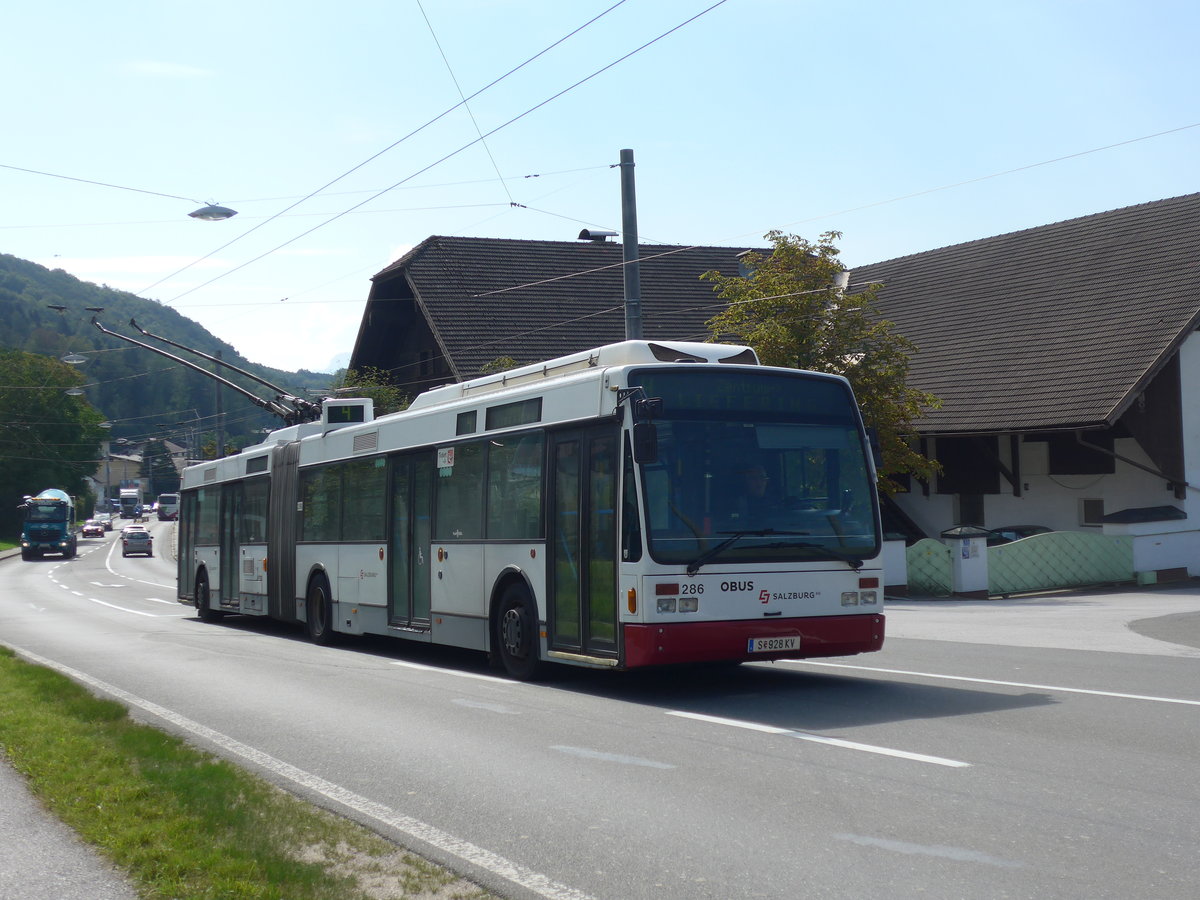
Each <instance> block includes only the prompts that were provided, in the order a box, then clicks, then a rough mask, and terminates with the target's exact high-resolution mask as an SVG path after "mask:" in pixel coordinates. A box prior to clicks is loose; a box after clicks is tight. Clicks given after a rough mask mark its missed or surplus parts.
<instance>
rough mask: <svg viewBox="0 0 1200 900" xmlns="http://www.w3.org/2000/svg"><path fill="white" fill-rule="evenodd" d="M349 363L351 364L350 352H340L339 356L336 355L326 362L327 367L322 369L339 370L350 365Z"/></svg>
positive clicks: (326, 370)
mask: <svg viewBox="0 0 1200 900" xmlns="http://www.w3.org/2000/svg"><path fill="white" fill-rule="evenodd" d="M348 365H350V354H349V353H339V354H338V355H337V356H335V357H334V358H333V359H331V360H330V361H329V362H327V363H326V364H325V368H324V369H322V370H321V371H322V372H339V371H341V370H342V369H344V368H346V366H348Z"/></svg>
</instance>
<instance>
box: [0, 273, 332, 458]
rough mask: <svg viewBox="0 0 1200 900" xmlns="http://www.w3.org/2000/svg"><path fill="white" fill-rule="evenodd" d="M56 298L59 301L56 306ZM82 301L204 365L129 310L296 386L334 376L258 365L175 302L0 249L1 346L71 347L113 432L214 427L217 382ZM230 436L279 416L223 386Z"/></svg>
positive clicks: (50, 350) (174, 335) (246, 434)
mask: <svg viewBox="0 0 1200 900" xmlns="http://www.w3.org/2000/svg"><path fill="white" fill-rule="evenodd" d="M53 306H62V307H66V309H65V310H63V311H58V310H55V309H52V308H51V307H53ZM87 307H103V308H104V312H103V313H102V314H101V315H100V321H101V322H102V323H103V324H104V325H105V327H106V328H109V329H110V330H112V331H116V332H119V333H121V334H125V335H129V336H130V337H133V338H136V339H137V340H140V341H142V342H143V343H147V344H151V345H153V346H156V347H159V348H160V349H163V350H166V351H167V352H169V353H172V354H174V355H176V356H180V357H182V358H184V359H187V360H188V361H189V362H193V363H197V364H199V365H201V366H204V367H205V368H209V369H211V368H212V366H211V365H210V364H209V363H206V362H205V361H204V360H203V359H200V358H199V357H196V356H194V355H192V354H188V353H185V352H183V351H181V350H178V349H177V348H174V347H171V346H169V345H166V344H162V343H161V342H158V341H153V340H150V339H148V338H144V337H142V336H141V335H139V334H138V333H137V332H136V331H135V330H134V329H132V328H131V327H129V326H128V322H129V320H130V319H136V320H137V323H138V325H140V326H141V327H142V328H144V329H145V330H146V331H149V332H151V333H153V334H157V335H161V336H163V337H166V338H169V339H170V340H172V341H177V342H178V343H180V344H183V345H185V346H187V347H193V348H195V349H196V350H199V351H201V352H203V353H207V354H209V355H212V356H215V355H217V354H218V353H219V354H220V355H221V358H222V359H223V360H225V361H226V362H229V363H232V364H233V365H235V366H238V367H239V368H242V369H245V370H246V371H248V372H253V373H254V374H255V375H257V376H258V377H260V378H263V379H265V380H267V381H269V382H271V383H272V384H275V385H278V386H280V387H281V388H284V389H285V390H286V391H288V392H289V393H292V394H295V395H297V396H307V391H308V389H315V390H323V389H324V388H325V387H326V386H327V385H328V384H329V382H330V379H331V376H329V375H328V374H324V373H320V372H309V371H307V370H301V371H299V372H283V371H280V370H278V369H271V368H268V367H266V366H260V365H256V364H254V363H251V362H250V361H248V360H246V359H245V358H244V357H242V356H241V355H240V354H239V353H238V352H237V351H236V350H234V348H233V347H232V346H230V345H229V344H227V343H225V342H224V341H222V340H220V339H218V338H217V337H215V336H214V335H212V334H210V333H209V332H208V331H207V330H206V329H205V328H204V327H202V326H201V325H199V324H198V323H196V322H193V321H192V320H191V319H188V318H186V317H184V316H182V315H180V314H179V313H178V312H176V311H175V310H174V309H171V308H170V307H168V306H163V305H162V304H160V303H158V302H156V301H154V300H146V299H144V298H142V297H138V296H135V295H134V294H130V293H127V292H125V291H115V290H112V289H111V288H107V287H101V286H99V285H95V284H90V283H88V282H86V281H80V280H79V279H78V278H76V277H74V276H73V275H69V274H67V273H66V272H64V271H62V270H61V269H54V270H51V269H47V268H45V267H43V266H39V265H37V264H36V263H32V262H29V261H27V260H23V259H18V258H17V257H15V256H9V255H6V254H0V348H6V349H14V350H24V351H27V352H29V353H38V354H43V355H46V356H53V357H55V358H61V357H63V356H65V355H66V354H69V353H77V354H81V355H83V356H84V357H86V359H87V362H86V363H84V364H83V365H82V366H81V367H80V372H81V374H83V375H84V377H85V378H86V379H87V387H86V393H87V398H88V400H89V401H90V402H91V404H92V405H93V406H95V407H96V408H97V409H99V410H100V411H101V413H102V414H103V415H104V416H105V417H106V418H107V419H108V420H109V421H112V422H113V423H114V427H113V428H112V431H111V435H112V437H113V439H114V440H115V439H119V438H127V439H130V440H134V441H136V440H141V439H144V438H147V437H154V436H155V435H156V434H158V433H161V432H160V431H159V430H158V425H159V424H165V425H168V426H174V425H175V423H177V422H180V421H189V422H192V423H197V424H198V425H199V428H200V430H201V431H202V432H211V431H212V430H213V428H214V425H213V423H214V422H215V418H214V416H215V413H216V404H217V400H216V382H214V381H213V380H211V379H209V378H205V377H204V376H203V375H201V374H200V373H198V372H194V371H192V370H190V369H187V368H185V367H183V366H180V365H179V364H177V363H175V362H173V361H172V360H170V359H167V358H165V357H163V356H159V355H158V354H156V353H152V352H151V351H149V350H144V349H142V348H140V347H136V346H134V345H132V344H128V343H126V342H124V341H121V340H119V339H117V338H114V337H110V336H108V335H105V334H103V333H102V332H100V331H99V330H98V329H97V328H96V327H95V326H94V325H92V323H91V317H92V315H93V314H92V313H91V312H89V311H87ZM221 374H222V376H223V377H225V378H227V379H228V380H230V381H232V382H234V383H235V384H240V385H242V386H243V387H245V388H247V389H248V390H250V391H251V392H253V393H255V394H257V395H258V396H260V397H264V398H266V399H271V398H272V394H271V392H270V391H269V389H267V388H265V387H262V386H261V385H257V384H255V383H254V382H253V381H251V380H249V379H246V378H243V377H241V376H239V375H237V374H235V373H233V372H230V371H228V370H224V369H223V370H222V372H221ZM222 394H223V396H222V404H223V406H224V413H225V422H226V427H225V431H226V437H227V440H228V441H230V442H233V443H236V444H238V445H241V444H244V443H246V442H247V441H248V440H249V439H250V436H251V435H253V434H254V433H255V432H257V431H261V430H262V429H263V428H266V427H270V428H275V427H278V426H279V425H281V424H282V422H281V421H280V420H279V419H278V418H277V417H275V416H273V415H271V414H270V413H268V412H266V411H265V410H262V409H260V408H259V407H257V406H255V405H254V404H253V403H252V402H251V401H249V400H248V399H246V398H245V397H243V396H241V395H240V394H237V393H236V392H234V391H232V390H229V389H227V388H226V389H223V391H222Z"/></svg>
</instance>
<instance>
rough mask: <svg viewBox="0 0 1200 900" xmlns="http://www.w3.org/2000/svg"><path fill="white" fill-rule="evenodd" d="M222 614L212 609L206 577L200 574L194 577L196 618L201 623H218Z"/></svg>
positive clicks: (210, 593)
mask: <svg viewBox="0 0 1200 900" xmlns="http://www.w3.org/2000/svg"><path fill="white" fill-rule="evenodd" d="M224 615H225V614H224V613H223V612H221V611H220V610H216V609H213V608H212V592H211V591H210V590H209V589H208V576H207V575H206V574H204V573H203V572H201V573H200V574H199V575H198V576H197V577H196V618H197V619H199V620H200V621H201V622H219V621H220V620H221V619H222V618H223V617H224Z"/></svg>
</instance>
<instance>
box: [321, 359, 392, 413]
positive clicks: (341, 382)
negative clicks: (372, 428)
mask: <svg viewBox="0 0 1200 900" xmlns="http://www.w3.org/2000/svg"><path fill="white" fill-rule="evenodd" d="M329 390H330V393H332V394H335V395H337V396H341V397H369V398H371V400H373V401H374V403H375V415H376V416H383V415H387V414H388V413H393V412H399V411H400V410H402V409H408V404H409V398H408V395H407V394H406V393H404V391H402V390H401V389H400V388H398V387H396V385H395V384H393V383H392V379H391V377H390V376H389V375H388V373H387V372H385V371H383V370H382V369H377V368H375V367H374V366H364V367H363V368H361V369H342V370H341V371H340V372H338V373H337V374H336V375H334V376H333V382H332V383H331V384H330V386H329Z"/></svg>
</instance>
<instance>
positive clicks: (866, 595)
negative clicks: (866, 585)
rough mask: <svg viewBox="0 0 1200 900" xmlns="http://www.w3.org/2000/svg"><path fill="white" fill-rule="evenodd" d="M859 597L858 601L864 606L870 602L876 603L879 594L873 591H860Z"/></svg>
mask: <svg viewBox="0 0 1200 900" xmlns="http://www.w3.org/2000/svg"><path fill="white" fill-rule="evenodd" d="M859 597H860V602H861V603H862V604H863V605H864V606H866V605H867V604H870V603H878V602H879V595H878V594H877V593H876V592H875V591H860V592H859Z"/></svg>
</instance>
